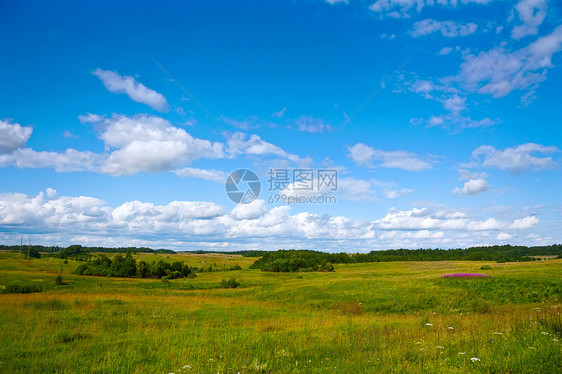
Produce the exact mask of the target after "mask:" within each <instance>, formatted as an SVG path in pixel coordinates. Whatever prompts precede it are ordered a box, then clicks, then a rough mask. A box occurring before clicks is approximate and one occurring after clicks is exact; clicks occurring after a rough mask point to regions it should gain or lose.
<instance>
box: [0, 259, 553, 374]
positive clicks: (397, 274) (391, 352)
mask: <svg viewBox="0 0 562 374" xmlns="http://www.w3.org/2000/svg"><path fill="white" fill-rule="evenodd" d="M107 255H108V256H110V257H112V256H113V254H107ZM134 257H135V258H136V259H137V260H145V261H152V260H153V259H164V260H167V261H182V262H185V263H187V264H189V265H190V266H194V267H206V266H209V265H210V264H215V265H213V266H215V267H231V266H233V265H235V264H238V265H240V266H241V267H242V270H236V271H219V272H206V273H199V274H198V275H197V277H196V278H194V279H185V278H184V279H176V280H172V281H171V282H170V283H168V284H166V283H164V282H162V281H161V280H158V279H137V278H107V277H90V276H76V275H72V274H71V272H72V271H73V270H74V269H76V267H77V266H78V265H79V264H80V263H81V262H77V261H73V260H68V263H67V264H65V263H64V260H61V259H58V258H42V259H39V260H36V259H34V260H24V259H20V258H19V254H18V253H15V252H1V251H0V288H2V289H5V287H7V286H8V285H10V284H13V283H14V282H20V283H26V284H36V285H40V286H42V287H43V288H44V289H45V291H43V292H39V293H31V294H0V312H1V318H0V342H1V344H0V372H1V373H12V372H26V373H40V372H49V373H53V372H54V373H82V372H84V373H170V372H173V373H238V372H240V373H270V372H271V373H376V372H398V373H560V372H561V371H562V366H561V362H562V350H561V347H562V346H561V343H560V339H562V322H561V316H560V307H561V306H560V300H561V294H562V277H561V274H562V260H555V259H548V260H545V261H537V262H525V263H501V264H498V263H492V262H460V261H459V262H382V263H365V264H347V265H336V266H335V272H332V273H288V274H287V273H266V272H261V271H259V270H249V269H248V267H249V266H250V265H251V264H252V263H253V262H254V261H255V260H256V259H255V258H248V257H241V256H237V255H214V254H159V255H154V254H144V253H143V254H138V255H135V256H134ZM482 265H489V266H490V267H491V269H488V270H481V269H480V267H481V266H482ZM460 272H467V273H482V274H487V275H490V276H491V277H489V278H481V279H444V278H441V275H444V274H448V273H460ZM57 275H62V277H63V281H64V282H65V283H66V284H65V285H56V284H55V278H56V277H57ZM231 277H235V278H236V280H237V281H239V282H240V283H241V286H240V287H239V288H236V289H224V288H219V283H220V281H221V280H222V279H228V278H231Z"/></svg>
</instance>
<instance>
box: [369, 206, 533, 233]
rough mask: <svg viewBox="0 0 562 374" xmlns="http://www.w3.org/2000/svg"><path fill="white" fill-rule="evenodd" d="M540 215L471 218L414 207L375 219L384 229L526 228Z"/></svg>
mask: <svg viewBox="0 0 562 374" xmlns="http://www.w3.org/2000/svg"><path fill="white" fill-rule="evenodd" d="M539 222H540V220H539V218H538V217H535V216H527V217H524V218H520V219H516V220H514V221H511V222H510V221H502V220H498V219H496V218H493V217H492V218H488V219H485V220H471V219H469V218H468V217H467V216H466V214H465V213H462V212H452V213H449V212H442V211H439V212H433V211H431V210H429V209H426V208H422V209H418V208H413V209H411V210H402V211H400V210H396V209H391V210H389V211H388V213H387V215H386V216H385V217H383V218H381V219H378V220H375V221H373V225H374V226H375V227H376V228H379V229H384V230H461V231H485V230H505V229H513V230H525V229H529V228H531V227H533V226H536V225H537V224H538V223H539Z"/></svg>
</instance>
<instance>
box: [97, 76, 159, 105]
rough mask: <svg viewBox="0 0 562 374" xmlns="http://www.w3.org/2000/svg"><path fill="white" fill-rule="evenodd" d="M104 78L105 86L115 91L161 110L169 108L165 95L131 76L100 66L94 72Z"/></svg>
mask: <svg viewBox="0 0 562 374" xmlns="http://www.w3.org/2000/svg"><path fill="white" fill-rule="evenodd" d="M92 74H93V75H95V76H96V77H98V78H99V79H101V80H102V82H103V84H104V86H105V88H107V90H108V91H110V92H113V93H126V94H127V95H128V96H129V97H130V98H131V99H132V100H133V101H136V102H137V103H143V104H146V105H148V106H150V107H151V108H153V109H156V110H158V111H160V112H167V111H168V110H169V105H168V102H167V101H166V98H165V97H164V95H162V94H160V93H158V92H156V91H154V90H151V89H150V88H147V87H146V86H145V85H143V84H142V83H140V82H137V80H136V79H135V78H133V77H131V76H121V75H119V74H117V73H116V72H114V71H111V70H102V69H100V68H98V69H96V70H94V71H93V72H92Z"/></svg>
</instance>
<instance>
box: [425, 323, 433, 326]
mask: <svg viewBox="0 0 562 374" xmlns="http://www.w3.org/2000/svg"><path fill="white" fill-rule="evenodd" d="M425 325H426V326H433V325H432V324H431V323H426V324H425Z"/></svg>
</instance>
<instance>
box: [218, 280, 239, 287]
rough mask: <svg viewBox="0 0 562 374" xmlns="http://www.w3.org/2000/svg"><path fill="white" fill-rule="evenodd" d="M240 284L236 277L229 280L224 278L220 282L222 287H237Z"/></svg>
mask: <svg viewBox="0 0 562 374" xmlns="http://www.w3.org/2000/svg"><path fill="white" fill-rule="evenodd" d="M239 285H240V282H237V281H236V279H234V278H230V279H229V280H226V279H223V280H222V281H221V283H220V286H221V287H222V288H236V287H238V286H239Z"/></svg>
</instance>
